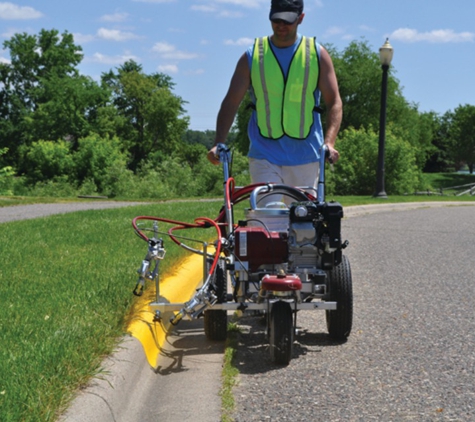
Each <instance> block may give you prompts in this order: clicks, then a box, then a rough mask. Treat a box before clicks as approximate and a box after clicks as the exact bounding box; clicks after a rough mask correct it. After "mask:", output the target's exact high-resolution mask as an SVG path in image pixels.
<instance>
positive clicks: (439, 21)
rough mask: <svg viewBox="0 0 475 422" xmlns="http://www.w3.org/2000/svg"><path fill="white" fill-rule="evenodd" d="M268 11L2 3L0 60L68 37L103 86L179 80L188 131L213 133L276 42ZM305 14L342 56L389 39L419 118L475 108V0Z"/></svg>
mask: <svg viewBox="0 0 475 422" xmlns="http://www.w3.org/2000/svg"><path fill="white" fill-rule="evenodd" d="M269 9H270V0H81V1H78V0H18V1H17V0H11V1H9V2H3V1H0V44H1V47H0V62H6V63H8V62H9V60H10V57H9V52H8V50H5V49H4V48H3V42H4V41H5V40H9V39H10V38H11V37H12V36H13V35H14V34H16V33H28V34H31V35H37V34H39V32H40V30H41V29H47V30H51V29H56V30H58V31H59V32H60V33H63V32H65V31H67V32H69V33H71V34H73V35H74V40H75V43H76V44H77V45H80V46H81V47H82V49H83V54H84V58H83V60H82V62H81V64H80V65H79V71H80V72H81V73H82V74H83V75H87V76H90V77H92V78H93V79H95V80H97V81H99V80H100V77H101V74H102V73H103V72H108V71H109V70H115V69H117V68H118V67H120V66H121V64H123V63H124V62H125V61H127V60H130V59H133V60H135V61H136V62H137V63H139V64H140V65H142V67H143V70H144V72H145V73H147V74H151V73H156V72H161V73H165V74H167V75H169V76H170V77H171V78H172V81H173V82H174V84H175V87H174V90H173V92H174V93H175V94H176V95H178V96H180V97H181V98H182V99H183V100H184V101H186V104H185V110H186V115H188V116H189V118H190V129H193V130H200V131H202V130H208V129H209V130H214V129H215V123H216V115H217V113H218V110H219V106H220V104H221V101H222V99H223V97H224V95H225V94H226V91H227V89H228V87H229V82H230V79H231V76H232V73H233V71H234V68H235V66H236V63H237V60H238V59H239V57H240V56H241V55H242V53H243V52H244V51H245V50H246V48H247V47H248V46H249V45H251V44H252V42H253V39H254V38H255V37H260V36H264V35H270V34H271V27H270V22H269ZM304 12H305V17H304V20H303V23H302V24H301V25H300V27H299V32H300V33H302V34H304V35H307V36H316V37H317V40H318V41H319V42H320V43H321V44H322V45H324V46H325V45H332V46H333V47H334V48H336V49H337V50H338V51H343V50H344V49H345V48H346V47H347V46H348V45H349V43H350V42H351V41H354V40H356V41H363V40H364V41H366V42H368V44H369V45H370V47H371V48H372V49H373V50H374V51H375V52H378V50H379V47H381V46H382V45H383V44H384V41H385V40H386V38H389V42H390V43H391V45H392V46H393V48H394V57H393V61H392V64H391V66H392V70H393V71H394V72H395V76H396V78H397V79H398V80H399V82H400V85H401V87H402V88H403V95H404V97H405V98H406V99H407V100H408V101H409V102H411V103H413V104H415V105H417V107H418V109H419V111H421V112H429V111H433V112H436V113H438V114H444V113H445V112H447V111H449V110H454V109H455V108H456V107H458V106H459V105H464V104H472V105H473V104H475V70H474V69H475V21H474V16H475V1H474V0H452V1H446V0H444V1H442V0H397V1H396V0H331V1H330V0H305V10H304Z"/></svg>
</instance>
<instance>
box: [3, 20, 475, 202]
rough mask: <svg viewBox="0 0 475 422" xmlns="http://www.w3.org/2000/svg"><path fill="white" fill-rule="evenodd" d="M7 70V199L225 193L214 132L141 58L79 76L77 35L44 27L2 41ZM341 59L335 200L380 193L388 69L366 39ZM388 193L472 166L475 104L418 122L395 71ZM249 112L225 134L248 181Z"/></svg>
mask: <svg viewBox="0 0 475 422" xmlns="http://www.w3.org/2000/svg"><path fill="white" fill-rule="evenodd" d="M3 47H4V48H5V49H6V50H8V51H9V53H10V58H11V61H10V63H0V194H3V195H5V194H10V195H13V194H15V195H37V196H45V195H46V196H49V195H53V196H70V195H77V194H95V193H97V194H102V195H108V196H111V197H129V198H163V197H170V196H202V195H210V194H216V193H219V192H220V191H221V189H222V176H221V173H220V169H219V168H216V167H214V166H212V165H211V164H209V163H208V162H207V161H206V157H205V155H206V151H207V149H208V148H209V147H210V146H211V144H212V142H213V139H214V131H205V132H199V131H192V130H189V118H188V116H187V115H186V101H185V100H184V99H182V98H181V97H179V96H177V95H176V94H175V93H174V92H173V89H174V82H173V80H172V78H171V77H170V76H168V75H165V74H163V73H152V74H146V73H145V72H144V71H143V68H142V66H141V65H140V64H139V63H136V62H135V61H133V60H130V61H127V62H125V63H124V64H123V65H121V66H119V67H118V68H116V69H113V70H110V71H109V72H105V73H103V74H102V75H101V78H100V81H95V80H93V79H92V78H90V77H88V76H85V75H81V74H80V73H79V70H78V65H79V64H80V63H81V61H82V59H83V54H82V48H81V47H80V46H79V45H77V44H75V42H74V38H73V36H72V34H70V33H68V32H64V33H62V34H60V33H59V32H58V31H56V30H54V29H53V30H44V29H43V30H41V31H40V33H39V34H37V35H31V34H26V33H21V34H15V35H14V36H13V37H12V38H11V39H9V40H7V41H5V42H4V44H3ZM326 47H327V49H328V50H329V51H330V54H331V55H332V57H333V61H334V65H335V69H336V72H337V75H338V79H339V85H340V93H341V96H342V100H343V104H344V117H343V122H342V128H341V132H340V136H339V138H338V141H337V142H338V144H337V145H338V146H337V148H338V149H339V150H340V151H341V153H342V158H341V160H340V162H339V163H338V171H336V172H335V174H334V175H332V177H331V178H330V189H331V190H332V191H333V192H334V193H336V194H371V193H372V191H373V189H374V186H373V185H374V180H375V172H376V156H377V131H378V124H379V123H378V122H379V104H380V80H381V70H380V65H379V57H378V56H377V54H376V53H374V52H372V50H371V48H370V46H369V45H368V43H367V42H366V41H354V42H351V43H350V44H349V45H348V47H347V48H345V49H344V50H343V51H338V50H336V49H335V48H333V47H332V46H326ZM387 104H388V110H387V121H388V128H387V147H386V151H387V153H386V154H387V157H386V190H387V192H388V193H391V194H398V193H404V191H411V190H416V189H419V188H424V186H423V183H424V181H423V177H422V174H423V172H424V171H433V172H441V171H453V170H455V169H458V168H460V167H461V166H462V165H468V166H469V168H470V171H473V164H474V163H475V139H474V136H473V133H474V132H475V131H474V130H473V129H474V125H475V107H474V106H471V105H460V106H459V107H458V108H456V109H455V110H453V111H448V112H447V113H445V114H444V115H443V116H440V115H437V114H436V113H432V112H431V113H421V112H419V111H418V109H417V105H415V104H411V103H409V102H408V101H406V99H405V98H404V96H403V93H402V88H401V86H400V83H399V81H398V80H397V79H396V77H395V76H394V69H392V68H391V73H390V75H389V83H388V100H387ZM249 113H250V111H249V109H248V108H247V104H246V102H244V103H243V104H242V105H241V108H240V110H239V112H238V116H237V119H236V124H235V126H234V128H233V131H232V133H231V134H230V137H229V140H228V141H229V142H230V143H231V144H232V145H233V146H234V148H233V149H234V151H235V153H234V166H233V173H234V176H235V177H236V179H237V183H238V184H246V183H248V177H249V176H248V173H247V163H246V159H245V155H246V153H247V147H248V139H247V121H248V118H249Z"/></svg>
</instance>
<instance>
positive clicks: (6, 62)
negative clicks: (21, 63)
mask: <svg viewBox="0 0 475 422" xmlns="http://www.w3.org/2000/svg"><path fill="white" fill-rule="evenodd" d="M0 63H4V64H10V63H11V61H10V60H8V59H6V58H5V57H2V56H0Z"/></svg>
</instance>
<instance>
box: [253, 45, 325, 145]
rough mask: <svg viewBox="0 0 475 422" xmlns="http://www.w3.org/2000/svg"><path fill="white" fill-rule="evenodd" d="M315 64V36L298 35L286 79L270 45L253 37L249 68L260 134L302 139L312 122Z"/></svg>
mask: <svg viewBox="0 0 475 422" xmlns="http://www.w3.org/2000/svg"><path fill="white" fill-rule="evenodd" d="M318 75H319V63H318V56H317V50H316V47H315V39H314V38H308V37H302V40H301V42H300V44H299V46H298V48H297V50H296V52H295V54H294V56H293V57H292V60H291V62H290V66H289V71H288V73H287V79H285V77H284V73H283V71H282V69H281V67H280V65H279V63H278V61H277V58H276V57H275V55H274V52H273V51H272V48H271V46H270V42H269V37H263V38H257V39H256V41H255V43H254V53H253V58H252V68H251V83H252V88H253V91H254V96H255V99H256V104H255V109H256V113H257V125H258V127H259V131H260V133H261V135H262V136H264V137H266V138H270V139H279V138H281V137H282V136H284V135H287V136H289V137H291V138H296V139H305V138H307V136H308V135H309V133H310V130H311V127H312V125H313V122H314V113H313V112H314V108H315V106H316V104H315V97H314V92H315V90H316V89H317V85H318Z"/></svg>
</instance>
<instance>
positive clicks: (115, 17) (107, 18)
mask: <svg viewBox="0 0 475 422" xmlns="http://www.w3.org/2000/svg"><path fill="white" fill-rule="evenodd" d="M128 17H129V14H128V13H119V12H117V13H113V14H112V15H104V16H102V17H101V21H103V22H124V21H125V20H126V19H127V18H128Z"/></svg>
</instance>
